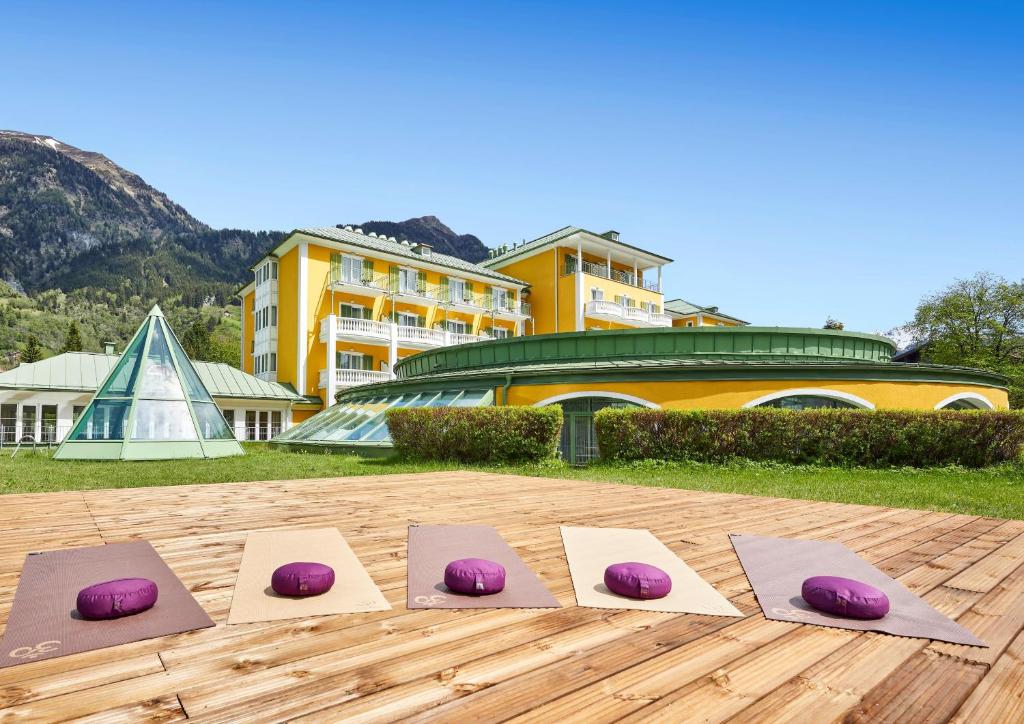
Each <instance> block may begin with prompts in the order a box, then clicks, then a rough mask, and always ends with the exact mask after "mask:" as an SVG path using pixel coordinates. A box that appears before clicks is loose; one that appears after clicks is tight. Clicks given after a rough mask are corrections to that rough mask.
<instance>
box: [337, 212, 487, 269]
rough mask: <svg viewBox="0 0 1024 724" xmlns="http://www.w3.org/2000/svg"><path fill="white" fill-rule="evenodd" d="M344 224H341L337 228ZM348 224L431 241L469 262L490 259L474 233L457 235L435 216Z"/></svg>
mask: <svg viewBox="0 0 1024 724" xmlns="http://www.w3.org/2000/svg"><path fill="white" fill-rule="evenodd" d="M344 226H345V224H338V228H342V227H344ZM349 226H351V227H352V228H362V230H363V231H365V232H366V233H369V232H371V231H372V232H375V233H376V234H378V235H380V234H384V236H393V237H395V238H396V239H398V240H399V241H411V242H413V243H414V244H430V245H431V246H432V247H433V248H434V250H435V251H439V252H441V253H442V254H448V255H449V256H457V257H459V258H460V259H465V260H466V261H472V262H479V261H483V260H484V259H486V258H487V247H486V246H484V243H483V242H482V241H480V239H478V238H477V237H475V236H473V235H472V234H456V233H455V232H454V231H452V230H451V229H449V228H448V227H447V226H445V224H444V223H442V222H441V220H440V219H439V218H437V217H436V216H421V217H419V218H418V219H407V220H406V221H366V222H364V223H362V224H349Z"/></svg>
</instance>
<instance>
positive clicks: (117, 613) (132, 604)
mask: <svg viewBox="0 0 1024 724" xmlns="http://www.w3.org/2000/svg"><path fill="white" fill-rule="evenodd" d="M156 597H157V589H156V584H155V583H153V582H152V581H150V580H149V579H146V578H118V579H116V580H113V581H104V582H103V583H96V584H94V585H92V586H89V587H88V588H83V589H82V590H81V591H79V592H78V600H77V601H76V603H75V607H76V608H77V609H78V613H79V614H81V616H82V618H87V619H91V620H103V619H110V618H120V617H121V616H131V615H132V614H135V613H142V612H143V611H146V610H148V609H150V608H153V604H154V603H156Z"/></svg>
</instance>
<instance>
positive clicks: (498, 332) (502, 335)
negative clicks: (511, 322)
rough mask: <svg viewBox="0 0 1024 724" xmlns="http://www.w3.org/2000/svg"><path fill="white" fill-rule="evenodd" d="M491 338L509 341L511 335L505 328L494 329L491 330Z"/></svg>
mask: <svg viewBox="0 0 1024 724" xmlns="http://www.w3.org/2000/svg"><path fill="white" fill-rule="evenodd" d="M491 336H492V337H494V338H495V339H508V338H509V337H510V336H511V335H510V334H509V331H508V330H507V329H505V328H504V327H494V328H492V329H491Z"/></svg>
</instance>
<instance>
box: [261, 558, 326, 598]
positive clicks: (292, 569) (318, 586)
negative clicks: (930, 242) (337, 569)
mask: <svg viewBox="0 0 1024 724" xmlns="http://www.w3.org/2000/svg"><path fill="white" fill-rule="evenodd" d="M333 585H334V569H333V568H331V567H330V566H328V565H324V564H323V563H309V562H304V561H296V562H295V563H286V564H285V565H283V566H281V567H280V568H278V569H277V570H276V571H274V575H272V576H271V577H270V587H271V588H273V589H274V592H275V593H277V594H279V595H281V596H319V595H320V594H321V593H327V592H328V591H330V590H331V586H333Z"/></svg>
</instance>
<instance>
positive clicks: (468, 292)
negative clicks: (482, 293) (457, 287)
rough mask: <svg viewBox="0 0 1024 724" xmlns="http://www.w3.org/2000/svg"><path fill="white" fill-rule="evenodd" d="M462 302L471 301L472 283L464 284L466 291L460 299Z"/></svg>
mask: <svg viewBox="0 0 1024 724" xmlns="http://www.w3.org/2000/svg"><path fill="white" fill-rule="evenodd" d="M462 301H464V302H472V301H473V282H466V290H465V292H464V296H463V298H462Z"/></svg>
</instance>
